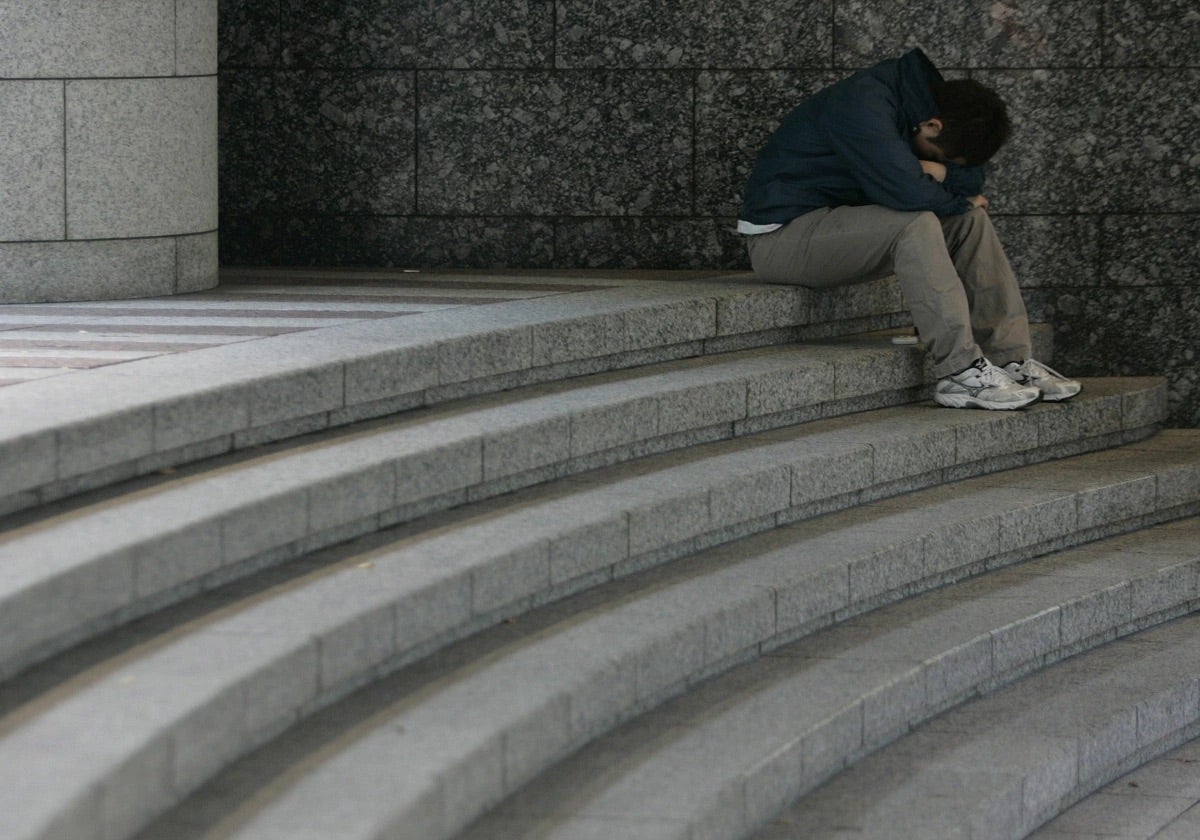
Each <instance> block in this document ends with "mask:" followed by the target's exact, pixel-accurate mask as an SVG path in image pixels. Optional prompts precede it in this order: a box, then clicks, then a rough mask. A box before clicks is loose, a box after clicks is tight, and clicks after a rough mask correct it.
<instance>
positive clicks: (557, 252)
mask: <svg viewBox="0 0 1200 840" xmlns="http://www.w3.org/2000/svg"><path fill="white" fill-rule="evenodd" d="M706 171H707V170H706ZM514 221H515V220H514ZM542 224H545V223H542ZM553 230H554V235H553V254H552V257H551V258H552V262H553V264H554V265H556V266H562V267H564V268H572V267H580V266H582V267H587V268H691V269H709V268H713V267H720V268H735V269H745V268H748V267H749V258H748V257H747V255H746V245H745V243H744V242H743V241H742V237H741V236H739V235H738V234H737V232H736V222H735V220H734V219H732V218H725V217H722V218H716V219H709V218H701V219H693V218H678V217H674V216H662V217H660V216H653V217H646V216H636V217H633V218H625V217H618V216H606V217H601V218H572V217H564V218H560V219H558V220H556V221H555V222H554V225H553ZM464 250H465V249H464ZM480 256H481V257H482V256H483V255H482V254H481V255H480ZM461 259H463V258H460V260H461ZM466 259H470V258H469V257H468V258H466ZM524 264H527V265H536V263H524Z"/></svg>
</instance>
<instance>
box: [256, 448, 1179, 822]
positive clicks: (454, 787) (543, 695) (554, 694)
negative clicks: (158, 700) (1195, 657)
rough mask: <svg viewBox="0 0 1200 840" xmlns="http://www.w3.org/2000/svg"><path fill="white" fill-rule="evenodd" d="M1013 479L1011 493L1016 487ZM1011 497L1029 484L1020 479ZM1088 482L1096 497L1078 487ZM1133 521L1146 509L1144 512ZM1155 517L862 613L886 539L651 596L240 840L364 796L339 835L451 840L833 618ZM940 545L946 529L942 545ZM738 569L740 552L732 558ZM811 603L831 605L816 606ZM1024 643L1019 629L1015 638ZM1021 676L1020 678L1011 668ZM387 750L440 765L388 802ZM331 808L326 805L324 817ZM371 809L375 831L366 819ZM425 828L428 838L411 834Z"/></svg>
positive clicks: (547, 645) (392, 743) (386, 741)
mask: <svg viewBox="0 0 1200 840" xmlns="http://www.w3.org/2000/svg"><path fill="white" fill-rule="evenodd" d="M1198 444H1200V441H1197V440H1193V441H1192V446H1191V449H1190V450H1189V451H1188V452H1187V453H1186V454H1185V456H1184V457H1185V458H1187V460H1188V461H1189V462H1190V472H1191V473H1193V474H1196V475H1200V445H1198ZM1189 456H1190V457H1189ZM1085 457H1086V456H1085ZM1005 475H1006V476H1008V477H1009V479H1010V480H1013V474H1011V473H1008V474H1005ZM1147 475H1148V476H1152V475H1154V473H1152V472H1150V473H1147ZM992 478H994V479H999V478H1001V477H1000V476H993V477H992ZM1127 478H1128V477H1127V474H1123V473H1121V472H1120V471H1118V474H1117V475H1116V476H1115V477H1113V478H1112V479H1111V480H1113V481H1114V482H1115V486H1116V487H1120V488H1122V490H1123V495H1126V496H1129V497H1130V499H1129V500H1130V501H1132V499H1133V498H1136V497H1137V495H1138V494H1137V493H1136V492H1130V490H1131V487H1130V485H1131V483H1132V482H1131V481H1129V480H1127ZM1025 480H1026V481H1030V482H1032V481H1036V480H1037V479H1036V478H1032V477H1031V478H1028V479H1025ZM977 483H985V484H990V483H992V482H977ZM1013 483H1016V484H1020V483H1022V481H1021V479H1015V481H1013ZM1080 483H1081V484H1082V485H1087V484H1088V482H1087V481H1082V480H1081V482H1080ZM1193 483H1197V482H1193ZM997 484H998V486H1000V487H1004V486H1011V484H1009V485H1005V484H1001V483H999V482H997ZM1197 484H1198V486H1197V488H1196V490H1195V492H1193V493H1192V499H1191V501H1190V502H1188V503H1187V504H1186V505H1183V506H1178V505H1177V506H1174V507H1172V508H1171V509H1169V510H1165V511H1161V512H1160V514H1161V516H1162V517H1163V518H1171V517H1174V516H1179V515H1184V514H1191V513H1195V512H1196V511H1197V510H1200V483H1197ZM1089 492H1091V491H1087V490H1083V491H1081V492H1080V494H1079V496H1076V495H1075V494H1072V493H1069V492H1066V491H1063V495H1062V496H1059V497H1058V502H1059V503H1060V504H1062V503H1063V500H1064V499H1066V500H1070V501H1071V502H1072V503H1079V499H1080V498H1081V497H1082V496H1086V495H1088V493H1089ZM1048 503H1049V502H1048V501H1047V499H1046V498H1044V497H1043V498H1041V499H1039V500H1038V502H1037V503H1035V504H1032V505H1029V506H1027V507H1024V508H1022V507H1021V506H1019V505H1014V506H1013V507H1011V508H1008V509H1005V510H1004V511H1003V512H1001V513H997V514H996V515H995V521H996V523H997V525H998V526H999V523H1000V521H1001V520H1003V519H1005V518H1006V516H1013V515H1014V514H1015V512H1016V511H1018V510H1022V509H1023V510H1024V511H1025V512H1032V511H1035V510H1037V509H1038V508H1041V507H1044V506H1046V505H1047V504H1048ZM1050 504H1052V503H1050ZM883 507H888V505H887V504H884V505H883ZM1113 507H1114V508H1118V507H1120V506H1119V505H1116V504H1114V505H1113ZM964 508H966V509H965V510H964V511H963V513H964V516H963V517H962V521H965V522H977V521H978V520H979V514H978V511H977V510H975V509H974V508H972V507H970V506H964ZM1130 508H1131V509H1138V510H1141V508H1140V507H1139V506H1137V505H1136V504H1131V505H1130ZM1158 518H1159V515H1157V514H1155V513H1154V512H1146V511H1144V510H1141V513H1140V515H1136V516H1134V517H1133V518H1132V519H1129V520H1126V521H1124V522H1123V523H1121V524H1115V523H1109V524H1108V525H1099V524H1097V525H1095V526H1093V527H1092V528H1088V529H1085V530H1083V531H1081V532H1079V533H1076V534H1059V535H1057V536H1056V537H1053V538H1049V539H1048V540H1044V541H1042V542H1041V543H1034V544H1030V545H1025V546H1020V547H1019V548H1015V549H1013V550H1012V551H1010V552H1007V553H1005V554H997V555H995V556H987V555H978V556H972V557H968V558H964V562H963V565H962V566H959V567H955V568H937V569H934V570H926V575H927V576H926V577H919V576H918V577H917V578H916V579H913V580H907V581H905V580H900V579H897V578H896V577H893V579H892V580H891V581H889V584H890V588H889V589H887V590H886V591H885V592H883V593H879V594H875V593H868V594H865V595H864V596H863V597H862V600H861V601H860V602H859V603H846V602H843V603H842V604H840V605H831V604H830V602H831V601H833V600H835V596H834V595H831V594H830V591H831V590H837V589H840V588H841V587H844V586H846V585H847V584H846V577H847V576H852V575H853V571H852V570H853V569H854V568H855V566H856V565H862V564H869V563H871V562H872V561H873V560H877V559H878V549H879V548H880V546H886V544H887V543H888V541H889V537H888V536H887V535H881V537H880V540H879V543H880V545H879V546H876V549H877V551H875V552H871V551H868V553H867V554H866V555H865V556H862V555H860V556H854V557H847V558H839V560H838V561H834V562H830V563H829V566H828V567H822V568H810V569H806V570H805V573H800V574H796V573H793V574H791V575H790V576H789V573H788V571H787V570H786V569H785V568H784V567H785V566H787V565H788V564H787V561H788V560H790V559H791V558H787V557H781V556H778V555H776V556H772V554H773V552H769V553H768V555H767V559H765V560H764V561H763V562H762V564H761V568H760V569H759V570H758V571H760V572H761V573H762V578H756V577H755V576H754V575H753V574H752V573H747V569H748V568H751V567H752V566H753V565H754V563H753V561H750V562H745V563H742V564H740V565H739V566H738V567H732V568H728V569H722V570H718V571H716V572H714V573H712V574H710V575H706V576H705V577H704V578H702V579H700V580H691V581H685V582H683V583H682V584H679V585H677V586H675V587H672V588H671V589H670V590H669V591H667V592H663V593H656V594H657V597H654V598H651V599H649V600H647V601H644V602H634V603H631V604H628V605H624V606H623V607H621V608H617V609H616V610H614V611H613V612H612V613H611V614H606V615H602V616H600V617H597V618H595V619H593V620H592V621H587V620H586V619H584V620H580V619H578V618H576V617H574V616H572V617H571V627H570V629H569V630H568V631H566V634H564V636H560V637H557V638H554V639H551V640H549V641H544V642H543V643H542V644H538V645H536V646H534V647H532V648H529V649H526V650H523V651H520V652H518V653H517V654H515V655H514V657H513V658H514V659H516V660H517V661H516V662H515V663H514V662H512V661H498V660H497V659H496V655H495V654H494V653H493V654H490V655H489V657H488V663H487V665H486V666H484V667H483V668H480V667H477V666H469V667H468V668H467V670H468V673H469V675H468V676H467V678H466V679H465V680H464V682H462V683H458V684H454V683H450V684H449V685H447V686H446V687H445V688H444V690H443V691H440V692H435V691H434V690H433V688H436V687H437V686H439V685H441V683H443V682H446V681H447V680H449V679H450V678H449V677H446V678H444V679H443V680H439V681H438V682H435V683H434V686H433V687H428V686H426V687H421V688H419V689H418V688H416V687H415V686H414V688H413V690H414V691H419V692H420V694H419V697H420V700H419V702H418V701H414V703H413V704H405V705H406V706H407V708H404V709H403V710H402V711H401V712H400V713H398V714H394V715H387V714H376V715H373V716H372V722H373V726H372V727H371V729H370V730H369V731H364V730H363V729H362V728H357V729H356V732H355V735H354V737H353V738H352V739H349V740H350V743H349V745H348V746H345V749H344V750H342V751H335V749H332V748H330V749H326V750H325V751H323V752H324V753H325V754H326V755H328V756H330V759H329V760H328V762H326V763H322V764H320V765H318V766H316V767H312V766H309V768H308V772H307V773H306V775H305V777H304V778H303V779H301V780H299V781H298V782H297V784H296V785H295V787H294V788H290V789H288V790H287V792H285V793H284V794H283V795H282V796H281V797H280V798H278V799H277V800H274V801H273V802H272V803H271V804H270V805H269V806H267V807H266V809H265V810H264V811H263V812H262V816H261V821H260V820H259V819H254V818H249V819H248V820H247V821H245V822H244V823H241V824H242V826H243V829H242V831H241V832H234V833H233V835H232V836H234V837H246V838H249V837H255V836H259V835H260V834H261V835H262V836H286V834H287V829H288V828H289V827H290V828H296V827H297V826H298V825H299V822H296V820H297V819H299V821H300V822H303V823H304V824H306V825H309V826H314V825H315V823H316V821H318V820H319V819H320V816H319V815H318V814H314V813H312V812H311V811H306V809H305V808H304V807H302V803H307V802H315V803H324V804H325V805H328V804H330V803H332V802H334V801H337V800H347V801H348V799H354V798H355V797H361V798H359V799H355V801H356V803H357V806H356V807H357V809H358V814H359V816H358V817H357V818H356V821H355V824H353V825H339V826H338V827H337V832H338V834H339V836H340V837H342V838H345V840H353V838H359V837H361V838H366V837H372V836H381V835H382V834H386V833H387V832H388V831H389V830H392V829H394V828H395V827H396V826H401V825H403V826H404V827H405V829H406V830H413V832H414V833H413V836H420V837H427V838H431V840H432V839H433V838H439V837H448V836H451V835H452V834H453V833H454V832H456V831H458V830H461V829H462V828H463V827H464V826H465V825H466V824H467V823H469V821H470V820H471V819H472V818H473V817H474V816H478V815H479V814H480V813H481V812H482V811H484V810H485V809H486V808H487V807H488V806H491V805H494V804H496V803H497V802H499V801H500V800H501V799H502V798H503V797H504V796H506V795H509V794H511V793H512V792H514V791H515V790H516V789H517V788H519V787H520V786H521V785H522V784H523V783H524V782H526V781H528V780H529V779H531V778H533V777H535V776H536V775H537V774H538V773H540V772H543V771H545V770H546V769H547V768H549V767H550V766H552V765H553V764H555V763H556V762H557V761H559V760H561V759H562V758H563V757H564V756H565V755H569V754H570V753H571V752H573V751H574V750H575V749H578V748H579V747H580V746H582V745H583V744H584V743H586V742H588V741H589V740H590V739H592V738H594V737H596V736H597V735H599V734H601V733H603V732H606V731H609V730H611V728H612V727H614V726H616V725H618V724H620V723H621V722H623V721H624V720H627V719H629V718H630V717H632V716H633V715H636V714H639V713H642V712H644V711H646V710H647V709H650V708H654V707H655V706H657V705H658V704H660V703H662V702H664V701H665V700H666V699H668V698H670V697H672V696H674V695H676V694H678V693H679V692H680V691H682V690H685V689H686V688H687V687H689V686H693V685H695V684H696V683H697V682H699V681H701V680H704V679H707V678H709V677H711V676H713V675H715V674H718V673H721V672H723V671H725V670H727V669H728V668H730V667H732V666H734V665H736V664H740V663H742V662H745V661H746V660H747V659H750V658H753V657H754V656H756V655H758V654H759V653H761V652H762V651H763V650H769V649H771V648H773V647H775V646H777V645H779V644H783V643H786V642H789V641H792V640H793V639H794V638H795V637H796V635H797V634H806V633H809V632H811V631H812V630H813V629H815V628H818V627H821V626H827V625H828V624H829V623H830V622H831V621H833V620H835V616H837V617H840V618H844V617H845V616H847V615H849V614H856V613H858V612H861V611H862V610H865V609H868V608H870V607H873V606H877V605H878V604H880V603H885V602H887V601H890V600H895V599H896V598H899V597H903V596H904V595H905V594H907V593H908V592H910V591H913V590H914V589H920V588H922V587H923V586H931V585H935V584H936V583H938V582H941V581H943V580H944V579H945V578H946V577H947V576H950V577H961V576H963V575H968V574H971V573H973V572H977V571H980V570H982V568H984V567H989V566H992V565H1004V564H1010V563H1013V562H1018V561H1020V560H1024V559H1027V558H1028V557H1030V556H1036V555H1037V554H1039V553H1040V552H1041V551H1043V550H1056V549H1058V548H1060V547H1062V546H1064V545H1071V544H1074V543H1075V542H1076V541H1088V540H1091V539H1095V538H1097V537H1100V536H1105V535H1110V534H1112V533H1113V532H1114V531H1121V530H1125V529H1128V528H1137V527H1141V526H1143V525H1145V524H1147V523H1148V522H1153V521H1156V520H1157V519H1158ZM849 527H851V528H853V527H854V526H853V525H852V524H851V525H850V526H849ZM939 530H941V529H940V523H939V527H936V528H934V529H933V531H934V532H937V531H939ZM931 537H932V534H930V533H926V534H922V535H921V537H920V540H921V541H922V544H923V543H924V541H925V540H927V539H929V538H931ZM750 542H751V544H753V542H754V540H753V539H752V540H751V541H750ZM884 550H886V549H884ZM741 555H742V548H739V550H738V551H737V552H736V554H735V555H734V556H741ZM907 571H911V570H907ZM839 578H840V580H839ZM831 580H832V581H833V582H832V583H831ZM731 589H732V590H734V591H736V593H737V594H736V598H735V596H732V595H730V590H731ZM814 589H819V590H822V591H821V592H820V593H819V594H817V595H815V596H814V595H813V590H814ZM789 596H790V597H792V598H796V599H798V600H800V601H802V602H803V603H802V604H800V605H798V606H797V607H794V612H793V613H792V614H790V615H788V616H787V618H785V619H783V621H782V626H780V624H777V623H776V622H780V618H779V615H780V612H781V611H782V608H781V606H780V601H782V600H785V599H786V598H788V597H789ZM747 613H749V615H747ZM639 627H647V628H648V630H647V632H646V635H639V636H637V637H636V638H635V639H633V640H630V641H627V642H626V643H625V644H627V645H628V647H629V648H630V650H631V651H632V652H630V651H626V650H624V649H623V647H622V639H623V638H624V637H627V636H628V634H630V633H631V632H637V630H638V628H639ZM631 628H632V629H631ZM1020 630H1021V628H1015V629H1014V635H1019V634H1020ZM545 635H546V634H545V631H539V633H538V636H539V637H544V636H545ZM714 640H715V641H714ZM1081 641H1082V640H1081ZM1019 665H1020V663H1014V667H1019ZM514 697H515V698H518V699H517V700H516V701H513V699H512V698H514ZM397 731H402V732H404V733H406V735H405V738H404V739H400V740H399V741H398V740H397V739H395V738H394V737H393V733H395V732H397ZM379 750H383V753H382V754H383V755H384V756H386V758H385V759H384V761H385V766H391V767H397V768H401V767H415V766H418V765H420V763H421V761H422V757H427V756H433V757H435V758H434V759H433V760H434V761H435V763H434V764H433V766H428V767H425V768H423V769H422V770H421V771H420V772H419V773H415V774H413V775H411V776H404V777H401V776H400V775H399V774H397V775H394V776H392V777H391V778H389V779H386V780H381V783H382V784H384V785H386V786H387V788H388V790H389V791H390V793H389V794H388V795H387V796H384V795H383V793H382V791H381V790H378V789H375V788H373V787H372V782H371V780H370V779H365V778H364V774H363V773H356V772H355V771H354V769H353V768H355V767H363V768H370V767H373V766H375V765H374V762H373V761H368V760H367V759H366V756H367V755H371V756H372V757H373V758H378V757H379V755H380V753H379V752H378V751H379ZM481 768H487V776H486V778H481V774H482V773H483V770H482V769H481ZM371 772H374V770H372V771H371ZM376 794H378V795H376ZM321 807H322V806H321V805H320V804H318V805H317V810H318V811H319V810H321ZM373 808H374V809H375V810H374V816H373V817H372V818H371V819H365V816H366V815H367V814H368V813H370V811H371V809H373ZM380 809H382V811H381V810H380ZM300 814H303V815H304V816H302V817H299V816H298V815H300ZM357 820H364V827H369V828H365V830H364V831H363V832H362V833H358V831H357V825H356V823H357ZM418 827H419V829H420V830H416V829H417V828H418ZM331 828H333V827H332V826H325V829H331ZM318 833H320V831H318Z"/></svg>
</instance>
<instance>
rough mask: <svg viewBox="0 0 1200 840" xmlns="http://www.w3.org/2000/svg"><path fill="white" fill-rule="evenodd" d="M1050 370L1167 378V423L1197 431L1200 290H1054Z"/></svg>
mask: <svg viewBox="0 0 1200 840" xmlns="http://www.w3.org/2000/svg"><path fill="white" fill-rule="evenodd" d="M1056 291H1057V295H1056V296H1055V297H1054V298H1053V299H1052V303H1051V304H1050V305H1048V306H1047V308H1046V314H1047V317H1048V318H1050V319H1051V321H1052V322H1053V323H1054V324H1055V336H1054V345H1055V361H1056V364H1055V366H1056V367H1060V366H1061V367H1062V368H1063V369H1066V370H1070V371H1072V372H1074V373H1076V374H1078V375H1080V376H1095V375H1104V376H1141V375H1147V374H1155V375H1161V374H1164V373H1165V374H1166V376H1167V380H1168V385H1167V388H1168V408H1169V411H1170V417H1169V419H1168V423H1169V424H1171V425H1179V426H1196V425H1200V369H1198V366H1197V358H1196V355H1197V352H1198V344H1197V328H1196V325H1197V324H1198V323H1200V289H1196V288H1194V287H1192V288H1189V287H1181V286H1175V287H1171V286H1148V287H1144V288H1124V289H1104V290H1102V291H1101V292H1100V293H1097V291H1096V290H1092V289H1086V290H1072V289H1062V290H1056Z"/></svg>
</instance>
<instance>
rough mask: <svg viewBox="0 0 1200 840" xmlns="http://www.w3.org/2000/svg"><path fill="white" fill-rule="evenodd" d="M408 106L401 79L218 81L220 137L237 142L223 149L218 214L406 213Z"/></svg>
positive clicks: (406, 77) (250, 76) (409, 87)
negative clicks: (366, 163)
mask: <svg viewBox="0 0 1200 840" xmlns="http://www.w3.org/2000/svg"><path fill="white" fill-rule="evenodd" d="M414 96H415V92H414V82H413V78H412V74H411V73H403V72H388V71H373V70H353V71H342V72H332V71H326V70H319V71H316V70H315V71H311V72H306V73H298V72H292V71H286V72H285V71H280V72H265V71H259V70H238V71H233V72H228V73H222V74H221V90H220V131H221V133H222V134H223V135H224V136H226V137H228V136H237V137H239V138H241V140H240V141H239V142H237V143H233V144H226V146H225V147H223V149H222V153H221V154H222V157H221V173H220V182H221V193H222V195H224V196H225V198H224V199H223V203H222V211H223V212H230V211H233V212H242V213H281V212H282V213H314V212H315V213H321V214H330V213H332V214H337V213H375V214H399V213H411V212H413V210H414V209H415V206H414V201H415V195H414V180H413V174H414V173H413V132H414V121H415V120H414V114H413V105H412V103H413V101H414ZM364 156H369V157H370V158H371V159H372V160H373V161H375V163H373V164H372V165H371V166H364V165H363V163H362V160H363V157H364ZM313 160H320V161H321V164H320V166H312V165H310V164H307V163H305V162H306V161H313ZM262 224H278V222H277V221H263V222H259V223H257V225H262ZM320 224H324V221H322V222H321V223H320ZM213 227H215V225H214V226H213ZM233 236H234V240H235V242H236V240H237V238H238V231H237V230H236V229H235V231H234V233H233ZM325 236H329V234H325ZM277 238H278V237H277ZM294 238H295V239H296V240H299V239H301V238H302V236H299V235H298V236H295V237H294ZM288 241H289V240H288V238H287V237H286V236H284V237H283V242H284V243H286V242H288ZM312 247H313V246H312V245H310V246H309V248H310V249H311V248H312ZM318 253H320V252H319V251H318ZM281 256H282V257H283V259H284V261H285V262H286V263H287V264H289V265H294V264H295V262H293V261H292V260H291V259H290V256H291V255H290V254H287V253H283V254H281ZM301 262H305V261H303V260H301Z"/></svg>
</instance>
